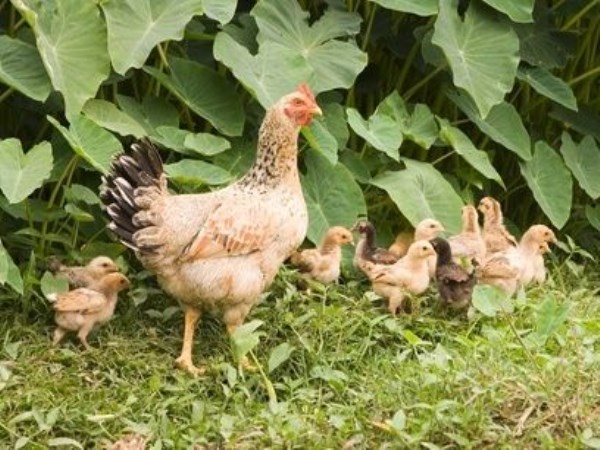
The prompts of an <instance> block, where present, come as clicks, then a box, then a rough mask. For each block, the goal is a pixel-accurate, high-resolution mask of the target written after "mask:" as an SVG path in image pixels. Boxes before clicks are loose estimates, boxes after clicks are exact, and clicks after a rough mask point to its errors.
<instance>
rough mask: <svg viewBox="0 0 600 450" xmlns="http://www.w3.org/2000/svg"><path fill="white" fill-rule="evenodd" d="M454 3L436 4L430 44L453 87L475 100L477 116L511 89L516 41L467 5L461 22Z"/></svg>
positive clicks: (453, 0)
mask: <svg viewBox="0 0 600 450" xmlns="http://www.w3.org/2000/svg"><path fill="white" fill-rule="evenodd" d="M457 4H458V1H457V0H447V1H441V2H440V12H439V14H438V18H437V20H436V22H435V26H434V33H433V37H432V42H433V43H434V44H435V45H437V46H439V47H440V48H441V49H442V50H443V51H444V54H445V56H446V59H447V60H448V63H449V64H450V68H451V69H452V76H453V80H454V84H455V85H456V86H459V87H461V88H463V89H464V90H466V91H467V92H468V93H469V95H470V96H471V98H473V100H474V101H475V104H476V105H477V109H478V111H479V114H480V115H481V117H486V116H487V115H488V113H489V111H490V109H492V107H493V106H494V105H497V104H498V103H500V102H502V99H503V98H504V94H506V93H507V92H508V91H510V90H511V89H512V86H513V82H514V78H515V74H516V72H517V66H518V64H519V57H518V51H519V39H518V38H517V35H516V34H515V32H514V31H513V30H512V29H511V28H510V26H509V25H507V24H505V23H503V22H500V21H497V20H494V19H493V18H491V17H489V16H488V15H487V14H485V13H484V12H483V11H482V9H481V8H480V7H478V6H477V4H476V3H475V2H471V3H470V5H469V9H468V10H467V12H466V13H465V19H464V22H463V21H461V19H460V17H459V15H458V12H457V10H456V8H457Z"/></svg>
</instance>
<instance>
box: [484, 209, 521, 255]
mask: <svg viewBox="0 0 600 450" xmlns="http://www.w3.org/2000/svg"><path fill="white" fill-rule="evenodd" d="M477 209H479V211H481V213H482V214H483V229H482V231H481V235H482V236H483V240H484V242H485V247H486V252H487V254H492V253H496V252H501V251H503V250H506V249H508V248H510V247H516V246H517V245H518V243H517V240H516V239H515V237H514V236H513V235H512V234H510V233H509V232H508V230H507V229H506V227H505V226H504V217H503V215H502V208H501V207H500V203H499V202H498V201H496V200H495V199H493V198H492V197H483V198H482V199H481V201H480V202H479V206H478V208H477Z"/></svg>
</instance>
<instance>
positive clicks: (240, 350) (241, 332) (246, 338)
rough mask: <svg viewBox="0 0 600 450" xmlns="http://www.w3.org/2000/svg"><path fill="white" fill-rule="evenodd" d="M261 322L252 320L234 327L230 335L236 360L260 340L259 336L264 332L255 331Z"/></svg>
mask: <svg viewBox="0 0 600 450" xmlns="http://www.w3.org/2000/svg"><path fill="white" fill-rule="evenodd" d="M262 324H263V322H261V321H260V320H253V321H251V322H248V323H245V324H244V325H242V326H240V327H238V328H236V330H235V331H234V332H233V334H232V335H231V340H232V342H233V351H234V353H235V356H236V358H237V359H238V360H240V359H241V358H243V357H244V356H246V355H247V354H248V352H250V351H251V350H252V349H253V348H254V347H256V346H257V345H258V343H259V341H260V336H262V335H263V334H264V333H263V332H261V331H256V330H257V328H258V327H260V326H261V325H262Z"/></svg>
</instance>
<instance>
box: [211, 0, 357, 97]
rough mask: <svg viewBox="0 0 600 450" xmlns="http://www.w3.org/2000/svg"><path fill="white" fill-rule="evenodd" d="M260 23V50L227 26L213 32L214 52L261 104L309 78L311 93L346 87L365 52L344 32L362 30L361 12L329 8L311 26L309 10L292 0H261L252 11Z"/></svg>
mask: <svg viewBox="0 0 600 450" xmlns="http://www.w3.org/2000/svg"><path fill="white" fill-rule="evenodd" d="M251 14H252V16H253V17H254V18H255V20H256V23H257V25H258V28H259V33H258V35H257V41H258V43H259V50H258V52H257V53H256V55H252V54H251V53H250V51H249V50H248V48H246V47H244V46H243V45H241V44H240V43H239V42H237V41H236V40H234V39H233V38H232V36H230V35H229V34H227V33H226V32H221V33H219V34H217V37H216V39H215V43H214V48H213V52H214V56H215V58H216V59H217V60H219V61H221V62H222V63H223V64H225V65H226V66H227V67H229V68H230V69H231V71H232V72H233V74H234V75H235V77H236V78H237V79H238V80H240V82H242V83H243V84H244V85H245V86H246V88H248V89H249V90H250V91H251V92H252V93H253V94H254V96H255V97H256V98H257V99H258V101H259V102H260V103H261V105H262V106H264V107H265V108H267V107H269V106H271V105H272V104H273V103H274V102H276V101H277V100H278V99H279V98H280V97H282V96H283V95H285V94H288V93H289V92H291V91H292V90H293V89H295V88H296V86H297V85H298V84H299V83H300V82H308V83H309V84H310V85H311V87H312V89H313V91H314V92H315V94H318V93H320V92H323V91H327V90H331V89H336V88H348V87H350V86H351V85H352V84H353V83H354V80H355V78H356V76H357V75H358V74H359V73H360V72H361V71H362V70H363V69H364V67H365V66H366V63H367V56H366V54H365V53H363V52H361V51H360V50H359V48H358V47H357V46H356V44H355V43H354V42H351V41H349V42H345V41H342V40H339V39H337V38H348V37H350V36H353V35H355V34H356V33H358V31H359V30H360V16H359V15H358V14H356V13H348V12H342V11H337V10H332V9H328V10H327V11H325V13H324V14H323V15H322V16H321V17H320V18H319V19H318V20H317V21H316V22H314V23H313V24H312V25H311V26H309V25H308V22H307V18H308V13H306V12H305V11H303V10H302V9H301V8H300V6H299V4H298V2H296V1H293V0H263V1H261V2H259V3H258V4H257V5H256V6H255V7H254V8H253V9H252V12H251Z"/></svg>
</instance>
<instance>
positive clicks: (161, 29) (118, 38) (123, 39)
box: [76, 0, 202, 74]
mask: <svg viewBox="0 0 600 450" xmlns="http://www.w3.org/2000/svg"><path fill="white" fill-rule="evenodd" d="M76 1H78V0H76ZM100 6H101V7H102V10H103V11H104V15H105V16H106V24H107V26H108V52H109V54H110V59H111V61H112V64H113V67H114V69H115V71H116V72H117V73H120V74H125V72H126V71H127V69H129V68H130V67H135V68H140V67H142V65H143V64H144V62H145V61H146V59H147V58H148V55H150V52H151V51H152V49H153V48H154V47H155V46H156V45H157V44H159V43H160V42H163V41H166V40H177V41H178V40H180V39H182V38H183V32H184V31H185V26H186V24H187V23H188V22H189V21H190V20H191V18H192V17H193V16H194V15H196V14H201V13H202V2H201V1H199V0H119V1H107V2H100Z"/></svg>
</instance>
